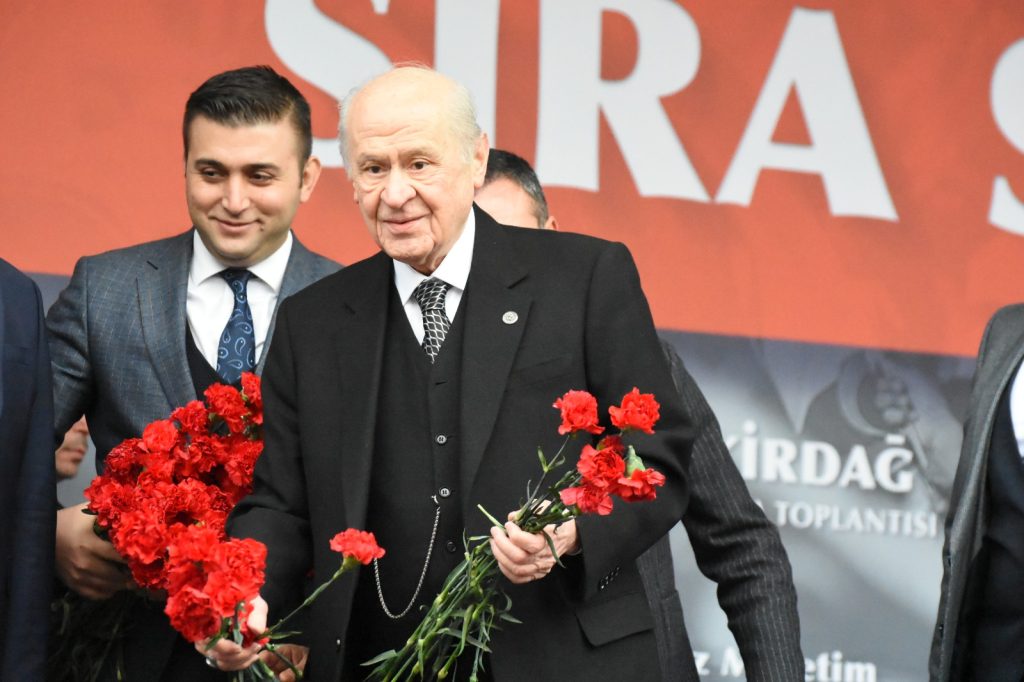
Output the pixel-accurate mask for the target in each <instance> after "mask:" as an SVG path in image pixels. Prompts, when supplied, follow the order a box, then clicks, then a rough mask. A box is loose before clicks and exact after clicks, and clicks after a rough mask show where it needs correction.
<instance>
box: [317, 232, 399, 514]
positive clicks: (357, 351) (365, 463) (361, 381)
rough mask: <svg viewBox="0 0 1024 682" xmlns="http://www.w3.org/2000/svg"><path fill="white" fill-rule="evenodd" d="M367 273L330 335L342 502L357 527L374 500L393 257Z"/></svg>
mask: <svg viewBox="0 0 1024 682" xmlns="http://www.w3.org/2000/svg"><path fill="white" fill-rule="evenodd" d="M366 265H367V268H366V272H359V273H358V274H356V273H355V269H356V267H357V266H353V268H352V269H351V270H352V273H353V276H354V279H353V284H352V286H350V287H348V288H347V295H346V298H345V299H344V300H342V301H341V303H340V304H339V306H338V309H337V314H336V315H335V316H332V318H331V319H332V322H331V328H330V330H329V332H328V334H327V337H328V338H329V339H330V341H329V342H330V343H331V344H332V345H333V347H334V348H335V349H337V350H336V356H337V357H338V370H339V371H338V376H337V378H336V379H335V381H336V383H337V386H338V391H339V394H338V414H339V415H340V421H341V429H340V433H341V434H342V435H343V439H344V441H343V442H340V443H339V444H338V447H339V449H340V450H341V452H342V457H341V459H340V462H341V467H342V471H340V472H338V477H337V478H336V479H334V480H340V481H341V487H342V494H341V500H342V502H343V504H344V508H345V523H346V524H347V525H348V526H350V527H353V528H363V527H365V525H366V507H367V503H368V500H369V491H370V475H371V464H372V459H373V443H374V429H375V427H376V417H377V403H378V396H379V392H380V375H381V364H382V363H383V361H384V332H385V329H386V327H387V310H388V297H389V296H391V295H392V292H391V286H392V285H391V259H390V258H388V257H387V255H385V254H384V253H383V252H381V253H379V254H378V255H376V256H374V257H373V258H372V259H371V260H370V261H368V262H367V263H366Z"/></svg>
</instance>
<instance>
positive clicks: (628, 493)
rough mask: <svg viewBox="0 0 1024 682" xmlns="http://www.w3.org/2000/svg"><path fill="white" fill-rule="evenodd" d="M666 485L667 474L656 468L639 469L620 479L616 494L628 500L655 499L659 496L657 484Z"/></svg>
mask: <svg viewBox="0 0 1024 682" xmlns="http://www.w3.org/2000/svg"><path fill="white" fill-rule="evenodd" d="M662 485H665V475H664V474H663V473H661V472H660V471H655V470H654V469H637V470H636V471H634V472H633V473H632V474H630V475H629V476H627V477H623V478H620V479H619V480H618V489H617V490H616V491H615V494H616V495H618V496H619V497H621V498H622V499H623V500H625V501H626V502H639V501H645V500H653V499H655V498H656V497H657V491H656V490H655V489H654V488H655V487H657V486H662Z"/></svg>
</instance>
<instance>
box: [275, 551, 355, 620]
mask: <svg viewBox="0 0 1024 682" xmlns="http://www.w3.org/2000/svg"><path fill="white" fill-rule="evenodd" d="M358 565H359V561H358V560H356V559H355V558H353V557H350V556H347V557H345V559H344V561H342V562H341V566H339V567H338V570H337V571H335V572H334V575H332V576H331V579H330V580H328V581H327V582H325V583H324V584H322V585H320V586H319V587H317V588H316V589H315V590H313V593H312V594H310V595H309V596H308V597H306V600H305V601H304V602H302V603H301V604H299V605H298V606H297V607H296V608H294V609H292V612H291V613H289V614H288V615H287V616H285V617H284V618H282V619H281V620H279V621H277V622H276V623H274V625H272V626H271V627H270V628H269V629H268V630H266V631H264V633H263V635H264V636H265V637H271V638H272V637H273V636H274V635H275V634H276V633H278V632H280V631H281V627H282V626H283V625H284V624H285V623H286V622H288V621H289V620H290V619H291V618H292V617H293V616H294V615H295V614H297V613H298V612H299V611H301V610H302V609H304V608H306V607H307V606H309V605H310V604H312V603H313V602H314V601H316V599H317V597H319V596H320V594H321V593H322V592H323V591H324V590H326V589H327V588H328V587H330V586H331V585H333V584H334V581H335V580H337V579H338V578H340V577H341V576H342V575H344V574H345V573H348V572H349V571H350V570H352V569H353V568H355V567H356V566H358Z"/></svg>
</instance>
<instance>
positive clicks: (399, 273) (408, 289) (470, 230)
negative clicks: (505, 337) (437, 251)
mask: <svg viewBox="0 0 1024 682" xmlns="http://www.w3.org/2000/svg"><path fill="white" fill-rule="evenodd" d="M474 241H476V215H475V214H474V212H473V210H472V209H470V211H469V217H468V218H466V224H465V225H464V226H463V228H462V234H460V235H459V238H458V239H456V240H455V244H454V245H452V249H451V251H449V252H448V255H446V256H445V257H444V260H442V261H441V264H440V265H439V266H437V269H436V270H434V272H433V273H432V274H431V275H429V277H436V278H437V279H440V280H442V281H444V282H447V283H448V284H449V285H450V286H451V287H452V288H453V289H458V290H459V291H465V289H466V282H467V281H468V280H469V268H470V266H471V265H472V264H473V243H474ZM392 262H394V264H395V288H396V289H397V290H398V298H399V300H401V301H402V303H403V304H404V303H406V302H408V301H409V299H410V298H411V297H412V292H413V289H415V288H416V287H417V286H418V285H419V283H420V282H422V281H423V280H425V279H427V278H428V275H424V274H423V273H421V272H417V271H416V270H414V269H413V268H412V266H410V265H407V264H406V263H403V262H401V261H397V260H394V259H392Z"/></svg>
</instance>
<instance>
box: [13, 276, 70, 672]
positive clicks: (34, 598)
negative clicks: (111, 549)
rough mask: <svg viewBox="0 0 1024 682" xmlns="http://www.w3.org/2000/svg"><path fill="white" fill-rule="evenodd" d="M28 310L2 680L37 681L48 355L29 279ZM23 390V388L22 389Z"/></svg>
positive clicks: (49, 467)
mask: <svg viewBox="0 0 1024 682" xmlns="http://www.w3.org/2000/svg"><path fill="white" fill-rule="evenodd" d="M33 289H34V293H35V301H34V303H35V305H34V307H32V308H30V310H31V311H32V313H34V315H33V316H32V317H29V316H27V315H26V319H25V324H26V326H29V327H30V326H33V325H34V326H35V327H36V344H35V349H36V356H35V364H34V386H33V387H32V390H31V392H30V395H31V396H32V406H31V411H30V413H29V414H30V418H29V422H28V431H27V434H26V439H25V443H24V448H23V451H22V452H21V453H5V456H16V454H21V466H20V468H19V471H18V482H17V488H16V489H17V504H16V518H15V519H14V520H13V523H14V529H13V535H12V537H13V544H12V545H11V547H12V548H13V549H14V552H13V555H12V556H11V557H10V561H11V574H10V581H11V582H10V586H9V593H10V602H9V603H8V609H7V614H6V618H7V623H6V629H5V631H6V633H7V637H6V641H5V642H4V658H3V662H4V671H3V677H4V679H12V680H41V679H43V677H44V668H45V663H46V641H47V631H48V626H49V613H50V599H51V597H52V593H51V589H52V578H51V576H52V575H53V552H54V543H53V538H54V533H55V527H56V515H55V514H56V508H57V507H56V472H55V467H54V460H53V452H54V442H53V402H52V393H51V391H52V388H51V386H50V358H49V353H48V352H47V348H46V330H45V328H44V326H43V315H42V298H41V296H40V294H39V289H38V287H35V285H34V284H33ZM25 393H26V394H29V391H25Z"/></svg>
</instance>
